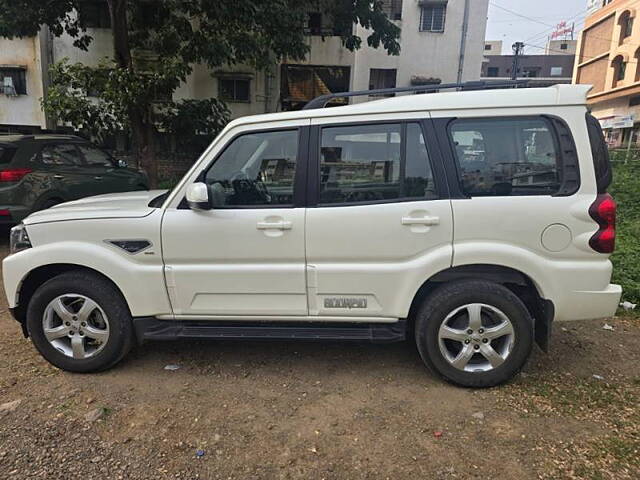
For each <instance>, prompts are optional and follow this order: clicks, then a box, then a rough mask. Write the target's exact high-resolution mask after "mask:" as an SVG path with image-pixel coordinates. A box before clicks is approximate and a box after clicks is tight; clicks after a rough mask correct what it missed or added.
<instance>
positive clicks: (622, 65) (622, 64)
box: [616, 62, 627, 82]
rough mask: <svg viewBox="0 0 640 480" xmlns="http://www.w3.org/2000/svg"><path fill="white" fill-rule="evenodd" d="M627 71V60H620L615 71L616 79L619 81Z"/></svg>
mask: <svg viewBox="0 0 640 480" xmlns="http://www.w3.org/2000/svg"><path fill="white" fill-rule="evenodd" d="M626 72H627V62H620V63H619V65H618V69H617V71H616V80H618V81H619V82H620V81H622V80H624V74H625V73H626Z"/></svg>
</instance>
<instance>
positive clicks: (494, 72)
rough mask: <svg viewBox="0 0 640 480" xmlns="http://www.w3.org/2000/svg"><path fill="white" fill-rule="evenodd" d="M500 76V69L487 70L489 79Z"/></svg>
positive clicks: (489, 68)
mask: <svg viewBox="0 0 640 480" xmlns="http://www.w3.org/2000/svg"><path fill="white" fill-rule="evenodd" d="M499 75H500V68H498V67H488V68H487V77H497V76H499Z"/></svg>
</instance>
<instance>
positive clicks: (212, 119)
mask: <svg viewBox="0 0 640 480" xmlns="http://www.w3.org/2000/svg"><path fill="white" fill-rule="evenodd" d="M230 115H231V112H230V111H229V109H228V108H227V106H226V105H225V104H224V102H221V101H220V100H218V99H216V98H208V99H205V100H192V99H186V100H181V101H179V102H171V103H169V104H168V105H167V108H166V109H165V110H164V111H163V112H162V114H161V115H160V122H161V124H162V126H163V127H164V129H165V130H167V131H169V132H171V133H173V134H174V135H175V138H176V139H177V140H178V145H179V146H180V147H181V149H186V150H191V151H194V150H195V151H202V150H203V149H204V148H205V147H206V146H207V145H208V144H209V143H211V141H212V140H213V138H214V137H215V136H216V135H217V134H218V133H220V131H221V130H222V129H223V128H224V126H225V125H226V124H227V122H229V117H230Z"/></svg>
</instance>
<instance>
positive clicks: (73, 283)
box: [27, 271, 134, 372]
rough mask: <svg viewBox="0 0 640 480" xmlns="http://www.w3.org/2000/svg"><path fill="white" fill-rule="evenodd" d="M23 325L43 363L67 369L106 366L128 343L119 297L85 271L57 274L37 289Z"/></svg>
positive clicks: (125, 312)
mask: <svg viewBox="0 0 640 480" xmlns="http://www.w3.org/2000/svg"><path fill="white" fill-rule="evenodd" d="M27 329H28V331H29V336H30V337H31V339H32V341H33V343H34V345H35V346H36V348H37V349H38V351H39V352H40V353H41V354H42V356H43V357H44V358H45V359H46V360H47V361H49V362H50V363H51V364H53V365H55V366H56V367H58V368H61V369H63V370H68V371H71V372H93V371H100V370H104V369H107V368H109V367H111V366H113V365H114V364H116V363H117V362H119V361H120V360H121V359H122V358H123V357H124V356H125V355H126V354H127V352H128V351H129V350H130V349H131V346H132V345H133V335H134V334H133V329H132V326H131V314H130V313H129V309H128V307H127V304H126V302H125V301H124V299H123V298H122V295H121V294H120V292H119V291H118V290H117V289H116V288H115V287H114V286H113V285H112V284H111V283H110V282H109V281H108V280H106V279H105V278H103V277H101V276H99V275H97V274H93V273H91V272H84V271H73V272H67V273H63V274H61V275H58V276H56V277H54V278H52V279H51V280H49V281H47V282H46V283H44V284H43V285H42V286H41V287H40V288H38V290H36V292H35V293H34V295H33V297H32V298H31V301H30V302H29V307H28V309H27Z"/></svg>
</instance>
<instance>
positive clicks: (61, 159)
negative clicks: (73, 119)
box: [40, 143, 82, 166]
mask: <svg viewBox="0 0 640 480" xmlns="http://www.w3.org/2000/svg"><path fill="white" fill-rule="evenodd" d="M40 159H41V162H42V163H43V164H44V165H49V166H81V165H82V158H81V156H80V153H79V152H78V149H77V148H76V146H75V145H73V144H70V143H67V144H64V143H62V144H58V145H46V146H45V147H44V148H43V149H42V151H41V152H40Z"/></svg>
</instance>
